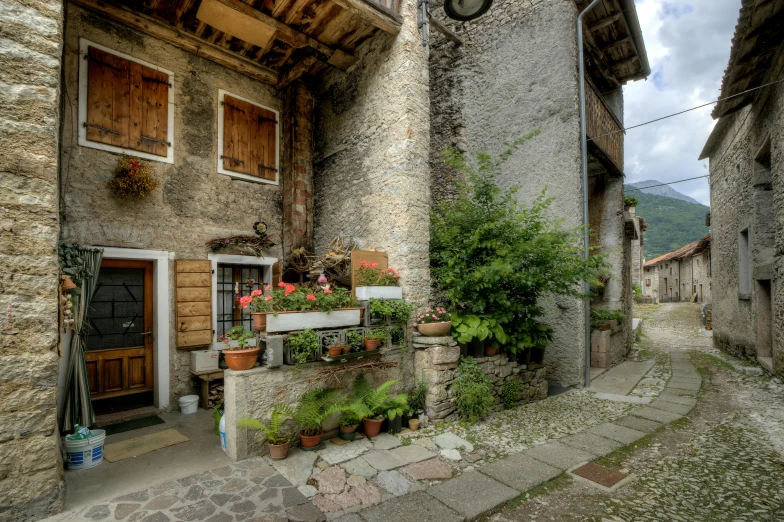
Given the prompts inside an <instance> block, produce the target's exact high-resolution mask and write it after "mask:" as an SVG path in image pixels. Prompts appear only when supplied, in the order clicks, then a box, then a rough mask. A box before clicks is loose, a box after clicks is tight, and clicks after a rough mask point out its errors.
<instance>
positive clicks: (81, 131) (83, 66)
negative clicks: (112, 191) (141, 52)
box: [77, 38, 174, 163]
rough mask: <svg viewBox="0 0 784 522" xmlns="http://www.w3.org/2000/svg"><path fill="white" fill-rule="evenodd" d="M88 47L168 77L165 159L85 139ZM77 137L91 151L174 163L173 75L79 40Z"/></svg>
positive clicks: (84, 40) (154, 66) (149, 64)
mask: <svg viewBox="0 0 784 522" xmlns="http://www.w3.org/2000/svg"><path fill="white" fill-rule="evenodd" d="M88 47H95V48H96V49H100V50H101V51H104V52H107V53H109V54H113V55H114V56H117V57H119V58H124V59H125V60H129V61H131V62H135V63H138V64H141V65H144V66H145V67H149V68H150V69H155V70H156V71H158V72H162V73H164V74H168V75H169V83H170V84H171V86H170V87H169V92H168V94H169V100H168V107H167V110H168V114H169V115H168V120H169V121H168V132H167V134H166V141H168V142H169V143H171V145H169V146H168V147H167V150H166V157H165V158H164V157H163V156H158V155H156V154H150V153H149V152H143V151H140V150H134V149H126V148H123V147H117V146H115V145H107V144H106V143H98V142H95V141H90V140H88V139H87V128H86V127H85V126H84V124H85V123H86V122H87V79H88V77H87V68H88V67H89V64H88V62H89V60H85V59H84V57H85V56H87V53H88ZM77 127H78V135H79V145H81V146H82V147H89V148H91V149H98V150H104V151H108V152H116V153H119V154H128V155H129V156H136V157H138V158H143V159H147V160H151V161H159V162H161V163H174V73H173V72H171V71H169V70H166V69H164V68H162V67H158V66H157V65H153V64H151V63H148V62H145V61H144V60H139V59H138V58H134V57H133V56H129V55H127V54H124V53H121V52H119V51H115V50H114V49H110V48H108V47H105V46H103V45H99V44H97V43H95V42H91V41H90V40H87V39H85V38H79V122H78V125H77Z"/></svg>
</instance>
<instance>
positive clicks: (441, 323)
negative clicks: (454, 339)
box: [414, 307, 452, 337]
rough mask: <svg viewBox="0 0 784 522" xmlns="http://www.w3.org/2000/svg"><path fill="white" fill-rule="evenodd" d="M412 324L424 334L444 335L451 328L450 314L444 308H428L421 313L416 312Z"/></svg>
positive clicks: (430, 335)
mask: <svg viewBox="0 0 784 522" xmlns="http://www.w3.org/2000/svg"><path fill="white" fill-rule="evenodd" d="M414 326H415V327H416V329H417V330H418V331H419V333H421V334H422V335H424V336H427V337H444V336H447V335H449V331H450V330H451V329H452V314H450V313H449V312H447V311H446V309H444V308H440V307H436V308H428V309H427V310H425V313H423V314H417V319H416V322H415V323H414Z"/></svg>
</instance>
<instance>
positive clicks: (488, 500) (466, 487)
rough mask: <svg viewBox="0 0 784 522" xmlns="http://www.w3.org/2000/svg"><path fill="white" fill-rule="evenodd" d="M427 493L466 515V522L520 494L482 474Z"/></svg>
mask: <svg viewBox="0 0 784 522" xmlns="http://www.w3.org/2000/svg"><path fill="white" fill-rule="evenodd" d="M427 493H429V494H430V495H432V496H434V497H435V498H437V499H438V500H440V501H441V502H443V503H444V504H445V505H446V506H448V507H450V508H451V509H453V510H454V511H457V512H458V513H460V514H461V515H463V516H464V517H465V518H466V520H474V519H475V518H478V517H479V516H480V515H483V514H485V513H487V512H488V511H491V510H493V509H495V508H497V507H498V506H500V505H501V504H504V503H506V502H509V501H510V500H512V499H513V498H515V497H517V496H518V495H519V494H520V492H519V491H517V490H515V489H512V488H510V487H509V486H505V485H504V484H501V483H500V482H498V481H496V480H493V479H492V478H490V477H488V476H487V475H483V474H482V473H479V472H478V471H469V472H468V473H463V474H462V475H460V476H459V477H456V478H453V479H452V480H449V481H447V482H442V483H441V484H438V485H437V486H433V487H431V488H429V489H428V490H427Z"/></svg>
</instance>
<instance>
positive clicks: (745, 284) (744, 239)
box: [738, 227, 751, 299]
mask: <svg viewBox="0 0 784 522" xmlns="http://www.w3.org/2000/svg"><path fill="white" fill-rule="evenodd" d="M738 298H739V299H751V265H750V262H749V229H748V227H746V228H744V229H743V230H741V231H740V233H739V234H738Z"/></svg>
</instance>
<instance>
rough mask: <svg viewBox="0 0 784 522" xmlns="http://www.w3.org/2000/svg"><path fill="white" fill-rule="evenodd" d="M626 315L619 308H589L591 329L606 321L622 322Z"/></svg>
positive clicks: (595, 328)
mask: <svg viewBox="0 0 784 522" xmlns="http://www.w3.org/2000/svg"><path fill="white" fill-rule="evenodd" d="M625 319H626V315H625V314H624V313H623V312H621V311H620V310H605V309H604V308H591V329H592V330H597V329H598V328H600V327H601V326H602V325H603V324H605V323H607V322H608V321H613V320H615V321H618V324H623V321H624V320H625Z"/></svg>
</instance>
